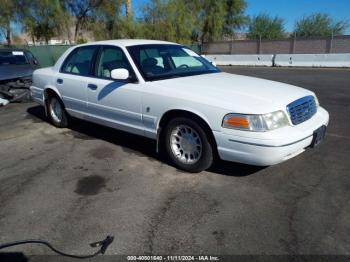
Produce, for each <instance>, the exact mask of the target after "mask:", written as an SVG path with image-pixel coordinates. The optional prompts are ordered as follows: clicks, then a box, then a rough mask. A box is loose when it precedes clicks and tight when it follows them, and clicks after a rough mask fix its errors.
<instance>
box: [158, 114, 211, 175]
mask: <svg viewBox="0 0 350 262" xmlns="http://www.w3.org/2000/svg"><path fill="white" fill-rule="evenodd" d="M204 128H205V127H203V126H202V125H200V124H198V123H196V122H195V121H192V120H190V119H187V118H175V119H172V120H170V122H169V123H168V125H167V126H166V129H165V149H166V152H167V154H168V156H169V158H170V160H171V161H172V162H173V163H174V165H175V166H176V167H178V168H180V169H182V170H185V171H189V172H200V171H203V170H205V169H207V168H209V167H210V166H211V164H212V162H213V150H212V145H211V144H210V142H209V140H208V137H207V134H206V133H205V131H204V130H205V129H204Z"/></svg>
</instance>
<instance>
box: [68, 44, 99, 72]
mask: <svg viewBox="0 0 350 262" xmlns="http://www.w3.org/2000/svg"><path fill="white" fill-rule="evenodd" d="M95 51H96V47H95V46H86V47H79V48H76V49H74V50H73V51H72V53H70V54H69V56H68V57H67V58H66V60H65V61H64V63H63V66H62V68H61V72H63V73H69V74H76V75H82V76H88V75H89V73H90V68H91V63H92V60H93V57H94V53H95Z"/></svg>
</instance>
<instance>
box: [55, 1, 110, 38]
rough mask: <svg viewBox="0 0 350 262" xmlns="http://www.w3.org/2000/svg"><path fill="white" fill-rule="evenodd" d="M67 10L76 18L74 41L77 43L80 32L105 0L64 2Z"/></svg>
mask: <svg viewBox="0 0 350 262" xmlns="http://www.w3.org/2000/svg"><path fill="white" fill-rule="evenodd" d="M62 1H63V2H64V6H65V8H66V9H67V10H68V11H69V12H70V14H71V15H72V16H74V18H75V29H74V41H77V37H78V34H79V31H80V30H81V28H82V27H83V25H84V24H85V23H86V21H87V20H88V18H89V17H90V16H91V14H92V12H93V10H95V9H96V8H98V7H99V6H100V5H101V4H102V3H103V2H104V0H62Z"/></svg>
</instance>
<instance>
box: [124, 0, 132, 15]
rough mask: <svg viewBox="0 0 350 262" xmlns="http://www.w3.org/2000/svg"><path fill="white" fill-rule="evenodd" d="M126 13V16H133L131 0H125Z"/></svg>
mask: <svg viewBox="0 0 350 262" xmlns="http://www.w3.org/2000/svg"><path fill="white" fill-rule="evenodd" d="M125 15H126V18H131V16H132V10H131V0H125Z"/></svg>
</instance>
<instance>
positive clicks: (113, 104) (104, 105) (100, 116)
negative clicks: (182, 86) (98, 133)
mask: <svg viewBox="0 0 350 262" xmlns="http://www.w3.org/2000/svg"><path fill="white" fill-rule="evenodd" d="M118 68H125V69H127V70H128V71H129V74H130V77H129V79H127V80H122V81H119V80H114V79H112V78H111V71H112V70H113V69H118ZM94 75H95V79H90V80H89V82H88V84H89V85H90V86H92V87H94V88H89V89H87V101H88V104H87V107H88V113H89V115H90V116H93V117H95V118H96V120H100V121H101V120H102V121H107V122H108V125H109V126H113V127H116V128H119V129H122V130H125V131H128V132H132V133H136V134H141V135H142V134H143V124H142V114H141V108H142V104H141V92H142V84H139V83H138V81H137V78H136V76H135V73H134V70H133V69H132V67H131V65H130V63H129V61H128V59H127V57H126V55H125V54H124V51H123V50H122V49H121V48H119V47H117V46H103V47H102V48H101V49H100V52H99V55H98V56H97V59H96V63H95V70H94ZM104 124H106V123H104Z"/></svg>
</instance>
